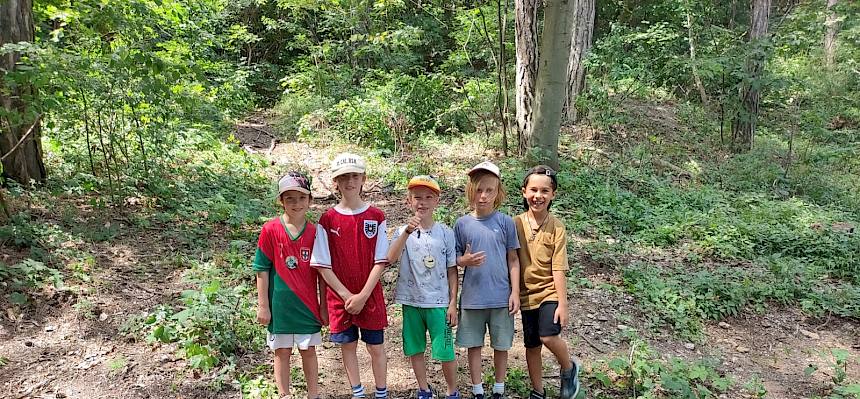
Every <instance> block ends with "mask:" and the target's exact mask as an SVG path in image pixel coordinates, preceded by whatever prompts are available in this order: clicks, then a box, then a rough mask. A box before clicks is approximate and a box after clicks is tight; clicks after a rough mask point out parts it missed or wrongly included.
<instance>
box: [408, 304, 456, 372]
mask: <svg viewBox="0 0 860 399" xmlns="http://www.w3.org/2000/svg"><path fill="white" fill-rule="evenodd" d="M446 312H447V308H416V307H415V306H409V305H403V354H405V355H406V356H414V355H417V354H419V353H424V350H425V349H426V348H427V331H430V353H431V356H432V357H433V359H436V360H438V361H440V362H450V361H452V360H454V335H453V334H452V333H451V326H449V325H448V321H447V320H446V317H445V314H446Z"/></svg>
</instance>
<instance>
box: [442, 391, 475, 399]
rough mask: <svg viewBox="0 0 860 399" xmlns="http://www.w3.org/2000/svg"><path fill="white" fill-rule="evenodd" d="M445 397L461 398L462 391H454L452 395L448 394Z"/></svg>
mask: <svg viewBox="0 0 860 399" xmlns="http://www.w3.org/2000/svg"><path fill="white" fill-rule="evenodd" d="M481 396H484V395H481ZM445 399H460V391H454V393H453V394H451V395H446V396H445Z"/></svg>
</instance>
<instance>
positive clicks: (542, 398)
mask: <svg viewBox="0 0 860 399" xmlns="http://www.w3.org/2000/svg"><path fill="white" fill-rule="evenodd" d="M529 399H546V391H544V392H543V393H540V392H538V391H535V390H534V389H532V391H531V392H529Z"/></svg>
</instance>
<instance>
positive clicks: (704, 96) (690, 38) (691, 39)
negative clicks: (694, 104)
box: [684, 0, 710, 106]
mask: <svg viewBox="0 0 860 399" xmlns="http://www.w3.org/2000/svg"><path fill="white" fill-rule="evenodd" d="M684 10H685V11H686V14H687V43H688V47H689V49H690V67H691V69H692V70H693V82H694V83H695V84H696V90H698V91H699V98H700V99H701V100H702V104H703V105H705V106H707V105H708V103H709V102H710V101H709V99H708V93H706V92H705V85H703V84H702V78H701V77H700V75H699V67H698V65H696V35H695V33H694V29H695V28H694V27H693V10H692V6H691V4H690V0H684Z"/></svg>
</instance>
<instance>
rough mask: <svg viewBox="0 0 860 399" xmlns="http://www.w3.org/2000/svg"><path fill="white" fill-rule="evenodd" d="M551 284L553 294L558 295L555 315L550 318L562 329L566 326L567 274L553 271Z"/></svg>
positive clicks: (562, 271) (563, 271)
mask: <svg viewBox="0 0 860 399" xmlns="http://www.w3.org/2000/svg"><path fill="white" fill-rule="evenodd" d="M552 283H553V285H555V292H556V293H557V294H558V308H557V309H556V310H555V315H554V316H553V318H552V321H553V322H554V323H559V324H561V326H562V327H565V326H567V273H566V270H553V271H552Z"/></svg>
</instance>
